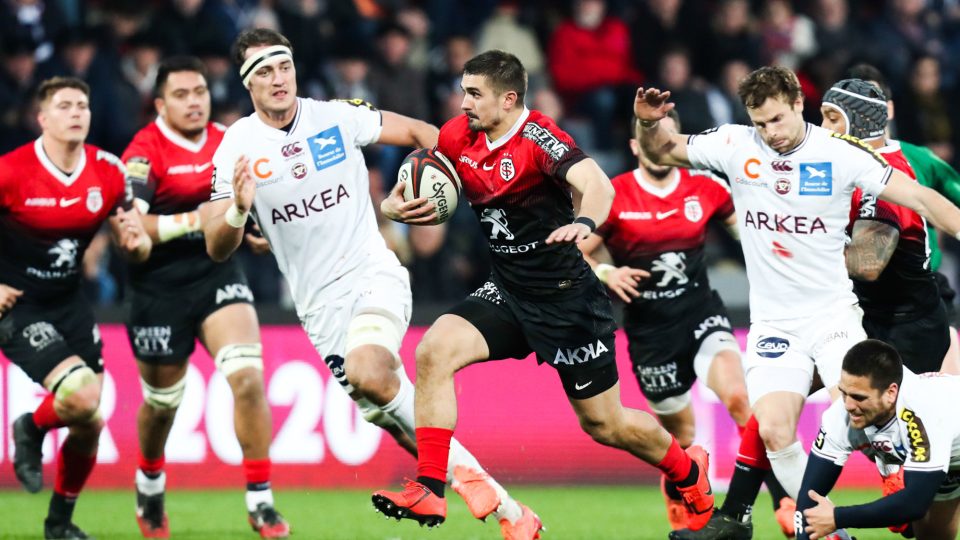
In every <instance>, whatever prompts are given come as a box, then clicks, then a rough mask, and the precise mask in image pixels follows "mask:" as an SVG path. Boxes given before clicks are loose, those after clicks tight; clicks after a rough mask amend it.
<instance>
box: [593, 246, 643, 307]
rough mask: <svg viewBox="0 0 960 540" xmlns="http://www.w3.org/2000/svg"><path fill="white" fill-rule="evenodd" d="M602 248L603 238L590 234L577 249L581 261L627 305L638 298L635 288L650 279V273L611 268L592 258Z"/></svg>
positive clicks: (624, 267)
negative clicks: (578, 249)
mask: <svg viewBox="0 0 960 540" xmlns="http://www.w3.org/2000/svg"><path fill="white" fill-rule="evenodd" d="M602 246H603V237H601V236H600V235H599V234H591V235H590V236H588V237H587V238H586V239H584V240H582V241H581V242H580V243H579V244H577V247H578V248H580V251H581V252H582V253H583V259H584V260H585V261H587V264H589V265H590V268H593V272H594V273H595V274H597V277H598V278H599V279H600V281H602V282H603V283H604V284H606V286H607V287H609V288H610V290H611V291H613V292H614V293H616V295H617V296H618V297H620V299H621V300H623V301H624V303H626V304H629V303H630V302H631V301H632V299H634V298H636V297H638V296H640V291H638V290H637V286H638V285H639V284H640V282H641V281H642V280H644V279H646V278H648V277H650V272H647V271H646V270H641V269H639V268H632V267H630V266H620V267H617V266H613V265H612V264H606V263H601V262H600V261H598V260H597V259H595V258H594V255H595V254H596V252H597V251H598V250H600V249H601V247H602Z"/></svg>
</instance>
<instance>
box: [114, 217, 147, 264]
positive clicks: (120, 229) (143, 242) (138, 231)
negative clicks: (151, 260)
mask: <svg viewBox="0 0 960 540" xmlns="http://www.w3.org/2000/svg"><path fill="white" fill-rule="evenodd" d="M116 219H117V226H116V229H115V230H116V232H117V243H118V245H119V246H120V248H121V249H123V250H124V251H126V252H127V253H128V254H130V256H132V257H133V259H134V260H136V261H144V260H146V259H147V257H148V256H149V255H150V249H151V248H152V247H153V242H152V241H151V240H150V236H149V235H148V234H147V232H146V231H145V230H144V229H143V224H142V223H141V222H140V214H139V213H138V212H137V211H136V210H129V211H125V210H124V209H123V208H117V217H116Z"/></svg>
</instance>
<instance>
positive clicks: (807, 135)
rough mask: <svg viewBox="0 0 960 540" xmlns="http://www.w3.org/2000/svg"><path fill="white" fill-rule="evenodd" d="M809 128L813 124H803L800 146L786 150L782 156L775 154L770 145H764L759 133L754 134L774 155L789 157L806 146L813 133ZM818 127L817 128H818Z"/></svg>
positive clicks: (764, 143) (764, 142)
mask: <svg viewBox="0 0 960 540" xmlns="http://www.w3.org/2000/svg"><path fill="white" fill-rule="evenodd" d="M811 126H813V124H811V123H810V122H804V127H803V139H801V140H800V144H798V145H796V146H794V147H793V149H791V150H788V151H786V152H784V153H782V154H781V153H780V152H777V151H776V150H774V149H773V148H770V145H768V144H767V143H766V141H764V140H763V137H760V132H759V131H758V132H756V133H757V138H759V139H760V141H761V142H763V145H764V146H766V147H767V148H770V150H771V151H772V152H773V153H774V154H777V155H778V156H789V155H790V154H794V153H796V151H797V150H800V149H801V148H803V145H805V144H807V140H809V139H810V133H811V132H812V131H813V128H812V127H811ZM818 127H819V126H818Z"/></svg>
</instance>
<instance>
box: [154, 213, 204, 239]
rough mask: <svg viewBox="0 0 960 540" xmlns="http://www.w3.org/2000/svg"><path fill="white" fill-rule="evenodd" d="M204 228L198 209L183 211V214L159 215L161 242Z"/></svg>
mask: <svg viewBox="0 0 960 540" xmlns="http://www.w3.org/2000/svg"><path fill="white" fill-rule="evenodd" d="M202 228H203V225H202V224H201V223H200V213H199V212H197V211H196V210H194V211H192V212H183V213H182V214H172V215H165V214H164V215H160V216H157V237H158V238H159V239H160V242H161V243H163V242H169V241H170V240H173V239H174V238H180V237H181V236H183V235H185V234H189V233H192V232H195V231H199V230H200V229H202Z"/></svg>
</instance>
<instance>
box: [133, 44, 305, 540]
mask: <svg viewBox="0 0 960 540" xmlns="http://www.w3.org/2000/svg"><path fill="white" fill-rule="evenodd" d="M204 73H205V69H204V66H203V63H201V62H200V60H198V59H196V58H192V57H175V58H171V59H169V60H166V61H164V62H163V63H162V64H161V65H160V68H159V70H158V73H157V80H156V84H155V87H156V88H155V94H156V99H155V100H154V101H155V103H154V105H155V106H156V109H157V120H156V121H155V122H154V123H152V124H150V125H149V126H147V127H145V128H143V129H142V130H140V132H139V133H137V135H136V136H135V137H134V139H133V141H132V142H131V143H130V146H129V147H128V148H127V150H126V152H124V155H123V160H124V162H125V163H126V164H127V170H128V171H129V174H130V181H131V184H132V186H133V191H134V195H135V196H136V202H137V205H138V206H139V207H140V208H141V209H142V210H143V211H144V213H145V214H146V215H145V216H144V218H143V219H144V227H145V228H146V229H147V231H148V232H149V233H150V235H151V238H153V240H154V243H155V248H154V250H153V253H152V255H151V257H150V260H148V261H147V262H146V263H145V264H143V265H142V266H139V267H135V268H133V269H131V272H130V282H131V292H132V299H131V313H130V320H129V321H128V323H127V334H128V336H129V338H130V345H131V346H132V348H133V351H134V354H135V356H136V358H137V366H138V368H139V370H140V379H141V380H140V384H141V386H142V387H143V404H142V405H141V406H140V411H139V413H138V414H137V429H138V432H139V434H140V467H139V468H138V469H137V474H136V486H137V523H138V524H139V525H140V530H141V532H142V533H143V535H144V536H145V537H147V538H167V537H168V536H169V535H170V531H169V527H168V524H167V516H166V513H165V512H164V492H165V485H166V474H165V473H164V472H163V467H164V453H163V450H164V446H165V445H166V442H167V436H168V434H169V433H170V427H171V426H172V425H173V419H174V416H175V415H176V413H177V407H178V406H179V405H180V401H181V400H182V399H183V395H184V392H185V390H186V389H185V385H186V376H187V361H188V359H189V358H190V355H191V354H192V353H193V350H194V344H195V342H196V340H197V339H198V338H199V339H200V342H201V343H203V346H204V347H206V349H207V351H209V352H210V355H211V356H213V357H214V359H215V362H216V365H217V368H218V369H219V370H220V372H221V373H223V375H224V376H225V377H226V378H227V382H228V383H229V384H230V389H231V390H232V391H233V398H234V401H233V406H234V418H235V420H234V424H235V425H234V427H235V429H236V432H237V440H238V441H239V442H240V447H241V449H242V450H243V472H244V475H245V476H246V481H247V494H246V503H247V513H248V519H249V521H250V525H251V527H253V528H254V530H256V531H258V532H259V533H260V536H261V537H263V538H284V537H286V536H287V535H289V533H290V526H289V525H288V524H287V522H286V521H285V520H284V519H283V517H282V516H281V515H280V514H279V513H278V512H277V511H276V510H275V509H274V505H273V494H272V491H271V489H270V455H269V452H270V438H271V434H272V433H271V431H272V422H271V418H270V407H269V405H268V404H267V399H266V396H265V395H264V384H263V360H262V358H261V350H262V347H261V345H260V330H259V325H258V322H257V313H256V311H254V309H253V305H252V303H253V295H252V294H251V292H250V289H249V288H248V287H247V279H246V277H245V276H244V275H243V270H242V269H241V268H240V265H239V264H238V263H237V261H236V260H234V259H229V260H227V261H225V262H222V263H216V262H213V261H212V260H211V259H210V257H209V256H207V252H206V244H205V243H204V238H203V231H202V220H201V212H200V211H199V210H197V207H198V206H199V205H200V204H201V203H204V202H206V201H207V200H208V199H209V198H210V177H211V174H212V172H213V171H212V170H211V167H212V166H213V163H212V160H213V154H214V152H215V151H216V150H217V147H218V146H219V145H220V141H221V140H223V132H224V127H223V126H221V125H218V124H214V123H213V122H210V93H209V91H208V90H207V82H206V77H205V75H204ZM147 212H149V213H147Z"/></svg>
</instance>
